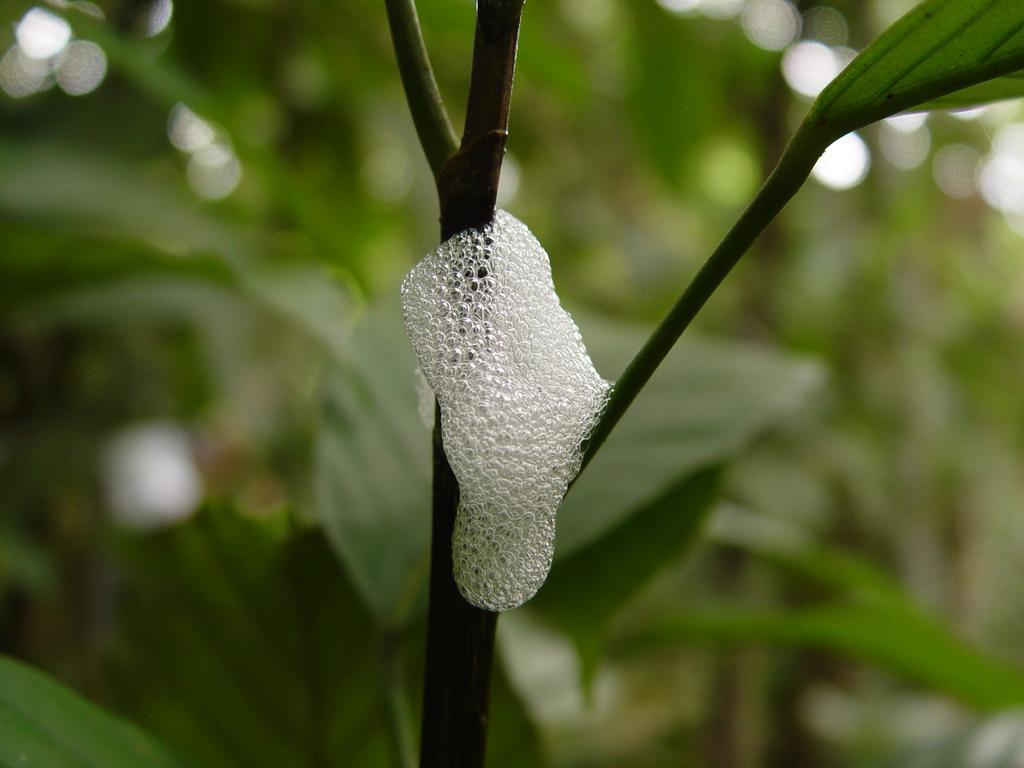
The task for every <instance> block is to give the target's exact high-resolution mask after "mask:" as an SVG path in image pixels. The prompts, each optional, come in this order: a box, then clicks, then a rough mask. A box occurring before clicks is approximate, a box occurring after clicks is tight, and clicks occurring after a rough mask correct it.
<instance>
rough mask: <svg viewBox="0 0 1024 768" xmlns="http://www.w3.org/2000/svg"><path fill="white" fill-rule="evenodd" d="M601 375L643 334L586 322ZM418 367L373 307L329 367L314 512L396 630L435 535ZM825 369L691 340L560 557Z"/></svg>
mask: <svg viewBox="0 0 1024 768" xmlns="http://www.w3.org/2000/svg"><path fill="white" fill-rule="evenodd" d="M580 325H581V327H582V329H583V336H584V338H585V339H586V341H587V345H588V348H589V349H590V350H591V353H592V355H593V357H594V359H595V361H596V363H597V366H598V370H600V371H601V372H602V373H603V374H604V375H605V376H609V375H614V373H615V372H616V371H618V370H620V369H621V367H622V365H623V364H624V362H625V361H626V360H627V359H628V357H629V355H630V354H631V353H632V352H633V351H634V350H635V349H636V348H637V347H638V346H639V345H640V343H641V341H642V339H643V337H644V333H643V331H642V330H639V329H637V328H634V327H631V326H628V325H623V324H620V323H613V322H610V321H606V320H596V319H593V318H581V322H580ZM415 368H416V361H415V357H414V356H413V354H412V351H411V348H410V346H409V342H408V339H407V338H406V337H405V331H404V328H403V326H402V322H401V315H400V312H399V310H398V307H397V302H395V301H394V300H390V301H385V302H382V303H381V304H380V305H378V306H376V307H374V308H373V309H371V310H370V311H368V312H367V313H366V314H365V316H364V317H363V318H362V320H361V322H360V323H359V325H358V327H357V328H356V330H355V331H354V333H353V336H352V338H351V354H348V355H346V356H345V358H344V360H343V361H342V362H340V363H339V364H337V365H334V366H331V367H330V368H329V369H328V370H327V371H326V373H325V377H324V381H323V384H322V395H321V397H322V400H323V408H324V413H323V419H322V427H321V430H320V433H319V435H318V438H317V450H316V465H315V477H316V491H317V492H316V508H317V516H318V517H319V519H320V520H321V522H322V523H323V524H324V526H325V527H326V529H327V531H328V533H329V534H330V538H331V542H332V543H333V545H334V546H335V549H336V550H337V551H338V553H339V555H340V557H341V559H342V561H343V562H344V563H345V565H346V567H347V568H348V569H349V572H350V573H351V575H352V579H353V581H354V582H355V584H356V585H357V587H358V589H359V591H360V594H361V595H362V596H363V598H364V599H365V601H366V602H367V604H368V605H369V606H370V607H371V608H372V610H373V611H374V613H375V614H376V615H377V616H378V617H379V618H380V620H382V621H384V622H385V623H388V624H392V625H394V624H398V623H401V622H402V621H404V620H405V619H407V618H408V617H409V616H410V615H411V614H412V611H413V610H414V609H418V608H419V607H420V606H421V605H422V600H420V599H419V598H420V597H421V596H422V595H423V594H424V587H425V580H426V576H427V567H428V556H429V553H428V542H429V535H430V432H429V431H428V430H427V428H426V427H425V426H424V425H423V424H422V423H421V420H420V417H419V415H418V411H417V398H416V391H415V381H416V379H415V375H414V372H415ZM820 380H821V371H820V369H819V368H818V367H817V366H815V365H813V364H811V363H809V362H806V361H800V360H794V359H791V358H787V357H783V356H780V355H778V354H777V353H772V352H768V351H764V350H760V349H757V348H755V347H752V346H748V345H742V344H737V343H725V342H713V341H709V340H702V339H694V338H691V339H687V340H686V341H685V342H684V343H683V344H682V345H681V346H680V348H679V350H677V351H676V352H675V353H674V354H673V355H672V356H671V358H670V359H669V360H668V361H667V363H666V365H665V366H663V368H662V369H661V370H660V371H659V372H658V374H657V375H656V376H655V377H654V379H653V380H652V381H651V384H650V386H649V387H648V389H647V390H646V391H645V392H644V394H643V395H642V396H641V397H640V398H639V400H638V401H637V403H636V405H635V406H634V408H633V409H632V410H631V411H630V413H629V414H627V416H626V417H625V418H624V419H623V422H622V424H621V425H620V426H619V428H618V430H617V431H616V432H615V434H614V435H613V436H612V437H611V438H610V439H609V440H608V443H607V444H606V446H605V448H604V450H603V451H602V453H601V454H600V455H599V456H598V457H597V458H596V459H595V460H594V462H593V465H592V466H591V467H590V468H589V469H588V470H587V473H586V474H584V475H582V476H581V478H580V482H579V483H577V485H576V486H574V488H573V489H572V491H571V492H570V493H569V495H568V496H567V497H566V499H565V502H564V503H563V505H562V509H561V510H560V511H559V517H558V541H557V546H556V555H555V556H556V561H557V560H558V559H561V558H563V557H565V556H567V555H569V554H570V553H572V552H573V551H576V550H578V549H580V548H581V547H584V546H586V545H587V544H590V543H592V542H594V541H596V540H597V539H599V538H601V537H602V536H603V535H605V534H606V533H607V532H608V531H610V530H612V529H614V528H615V527H616V526H618V525H620V524H621V523H623V522H624V521H625V520H627V519H628V518H629V516H630V515H632V514H633V513H635V512H637V511H638V510H641V509H644V508H645V507H646V506H647V505H649V504H652V503H654V502H655V501H656V500H659V499H662V498H664V497H665V496H666V494H669V492H670V491H671V490H672V489H673V488H674V487H675V486H676V484H677V483H678V482H679V481H680V480H681V479H682V478H686V477H688V476H689V475H691V474H692V473H693V472H694V471H696V470H698V469H700V468H702V467H706V466H708V465H710V464H712V463H715V462H719V461H722V460H723V459H726V458H728V457H729V456H732V455H734V454H735V453H736V452H737V451H739V450H740V449H742V448H743V447H744V446H745V445H747V444H748V443H749V442H750V440H752V439H753V438H754V437H756V436H757V435H759V434H761V433H762V432H763V431H764V430H765V429H766V428H768V427H769V426H770V425H771V424H773V423H775V422H777V421H778V420H780V419H781V418H783V417H784V416H785V415H786V414H787V413H789V412H791V411H792V410H793V408H794V407H795V406H797V405H798V404H799V403H801V402H803V401H804V399H805V398H806V397H807V395H808V394H809V393H810V392H811V391H812V390H813V389H814V388H815V386H816V385H817V384H818V383H819V382H820Z"/></svg>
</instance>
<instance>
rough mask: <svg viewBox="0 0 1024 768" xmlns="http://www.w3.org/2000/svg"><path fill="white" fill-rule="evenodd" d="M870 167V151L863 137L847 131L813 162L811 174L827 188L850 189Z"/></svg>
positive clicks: (865, 174)
mask: <svg viewBox="0 0 1024 768" xmlns="http://www.w3.org/2000/svg"><path fill="white" fill-rule="evenodd" d="M870 168H871V151H870V150H869V149H868V145H867V144H865V143H864V139H862V138H861V137H860V136H858V135H857V134H856V133H848V134H846V135H845V136H843V138H841V139H839V140H838V141H836V142H834V143H833V144H832V145H831V146H830V147H829V148H828V149H826V150H825V153H824V154H823V155H822V156H821V157H820V158H819V159H818V162H817V163H815V164H814V170H813V171H812V172H811V174H812V175H813V176H814V178H815V179H816V180H817V181H819V182H820V183H822V184H824V185H825V186H826V187H828V188H829V189H836V190H843V189H852V188H853V187H856V186H857V185H858V184H860V183H861V182H862V181H864V179H865V178H866V177H867V175H868V170H869V169H870Z"/></svg>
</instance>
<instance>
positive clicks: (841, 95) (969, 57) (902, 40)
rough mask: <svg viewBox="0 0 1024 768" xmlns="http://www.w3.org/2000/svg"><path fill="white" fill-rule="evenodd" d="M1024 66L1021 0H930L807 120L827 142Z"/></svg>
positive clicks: (857, 64)
mask: <svg viewBox="0 0 1024 768" xmlns="http://www.w3.org/2000/svg"><path fill="white" fill-rule="evenodd" d="M1021 69H1024V3H1021V2H1020V0H925V2H923V3H921V4H920V5H918V6H917V7H916V8H914V9H913V10H912V11H910V13H908V14H907V15H906V16H904V17H903V18H901V19H900V20H899V21H897V22H896V23H895V24H893V25H892V26H891V27H890V28H889V29H887V30H886V31H885V32H884V33H883V34H882V35H881V36H880V37H879V38H878V39H877V40H875V41H874V42H873V43H871V45H869V46H868V47H867V48H865V49H864V50H863V51H862V52H861V53H860V55H859V56H857V58H856V59H854V60H853V61H852V62H851V63H850V65H849V66H848V67H847V68H846V69H845V70H843V72H842V73H841V74H840V75H839V76H838V77H837V78H836V79H835V80H833V81H832V83H831V84H830V85H829V86H828V87H827V88H826V89H825V90H824V91H823V92H822V93H821V95H820V96H819V97H818V100H817V101H816V102H815V103H814V106H813V107H812V108H811V113H810V115H808V117H807V123H808V124H810V125H812V126H813V127H814V129H815V130H819V131H822V132H823V133H822V135H823V136H826V137H828V138H829V139H833V140H834V139H836V138H839V137H840V136H841V135H843V134H845V133H848V132H849V131H852V130H855V129H857V128H860V127H862V126H864V125H867V124H868V123H872V122H874V121H876V120H879V119H881V118H883V117H887V116H889V115H892V114H895V113H897V112H902V111H904V110H907V109H910V108H912V107H915V106H918V105H921V104H924V103H925V102H929V101H932V100H934V99H938V98H940V97H943V96H946V95H948V94H951V93H953V92H956V91H960V90H962V89H964V88H969V87H971V86H975V85H977V84H979V83H982V82H984V81H986V80H991V79H993V78H996V77H1000V76H1002V75H1007V74H1010V73H1015V72H1017V71H1018V70H1021Z"/></svg>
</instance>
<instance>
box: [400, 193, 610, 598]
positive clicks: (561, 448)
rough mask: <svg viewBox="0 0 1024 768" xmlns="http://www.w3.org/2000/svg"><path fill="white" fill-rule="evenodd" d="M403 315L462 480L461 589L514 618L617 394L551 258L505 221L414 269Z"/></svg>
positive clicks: (498, 218) (456, 553) (458, 524)
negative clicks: (593, 435)
mask: <svg viewBox="0 0 1024 768" xmlns="http://www.w3.org/2000/svg"><path fill="white" fill-rule="evenodd" d="M402 313H403V315H404V316H405V326H406V330H407V332H408V334H409V338H410V340H411V342H412V346H413V350H414V351H415V353H416V357H417V358H418V360H419V364H420V367H421V368H422V370H423V374H424V376H425V377H426V379H427V382H428V383H429V384H430V387H431V389H433V390H434V392H435V393H436V394H437V399H438V402H439V403H440V406H441V430H442V435H443V437H444V445H445V452H446V453H447V455H448V461H449V463H450V464H451V467H452V471H453V472H454V473H455V477H456V478H457V479H458V481H459V493H460V500H459V508H458V512H457V514H456V519H455V532H454V535H453V537H452V560H453V562H454V568H455V581H456V583H457V584H458V586H459V590H460V591H461V592H462V595H463V597H465V598H466V599H467V600H468V601H469V602H471V603H473V604H474V605H476V606H478V607H480V608H486V609H488V610H492V611H502V610H507V609H509V608H515V607H516V606H519V605H522V604H523V603H524V602H526V601H527V600H529V599H530V598H531V597H533V595H534V594H535V593H536V591H537V590H538V589H539V588H540V585H541V584H542V583H543V582H544V579H545V578H546V577H547V573H548V570H549V568H550V567H551V558H552V555H553V553H554V545H555V512H556V510H557V509H558V505H559V504H560V503H561V501H562V497H563V496H564V495H565V491H566V489H567V488H568V485H569V482H570V481H571V480H572V478H573V477H575V476H576V473H577V472H579V469H580V462H581V460H582V450H581V447H582V444H583V443H584V441H585V440H586V439H587V437H588V436H589V434H590V432H591V430H592V429H593V427H594V424H595V423H596V421H597V417H598V415H599V413H600V412H601V409H602V408H603V407H604V403H605V400H606V399H607V396H608V391H609V388H610V384H609V383H608V382H606V381H605V380H604V379H602V378H601V377H600V376H599V375H598V373H597V371H596V370H595V369H594V365H593V363H592V362H591V360H590V357H589V355H588V354H587V350H586V347H585V346H584V345H583V340H582V338H581V337H580V332H579V329H578V328H577V327H576V324H575V323H574V322H573V320H572V318H571V317H570V316H569V313H568V312H566V311H565V310H564V309H562V306H561V304H560V303H559V301H558V295H557V294H556V293H555V287H554V284H553V283H552V280H551V263H550V261H549V260H548V255H547V253H546V252H545V251H544V248H543V247H541V244H540V243H539V242H538V241H537V239H536V238H535V237H534V236H533V234H531V232H530V231H529V230H528V229H527V228H526V225H524V224H523V223H522V222H520V221H519V220H518V219H516V218H515V217H513V216H512V215H510V214H509V213H506V212H505V211H498V212H497V213H496V214H495V217H494V222H493V223H492V224H491V225H489V226H487V227H485V228H483V229H479V230H478V229H473V230H467V231H465V232H461V233H459V234H458V235H455V236H454V237H452V238H451V239H449V240H447V241H446V242H445V243H443V244H442V245H441V247H440V248H438V249H437V250H436V251H435V252H434V253H431V254H428V255H427V256H426V257H425V258H424V259H423V260H422V261H420V262H419V263H418V264H417V265H416V266H415V267H413V269H412V270H411V271H410V272H409V274H408V275H406V278H405V280H404V281H403V282H402Z"/></svg>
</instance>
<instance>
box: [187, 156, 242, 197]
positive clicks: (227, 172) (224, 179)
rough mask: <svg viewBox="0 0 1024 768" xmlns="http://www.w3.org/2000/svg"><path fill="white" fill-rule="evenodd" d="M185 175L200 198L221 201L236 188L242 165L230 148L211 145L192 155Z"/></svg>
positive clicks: (240, 176)
mask: <svg viewBox="0 0 1024 768" xmlns="http://www.w3.org/2000/svg"><path fill="white" fill-rule="evenodd" d="M186 175H187V176H188V182H189V184H191V185H192V189H194V190H195V191H196V194H198V195H199V196H200V197H205V198H206V199H207V200H222V199H223V198H225V197H227V196H228V195H230V194H231V193H232V192H234V191H235V187H237V186H238V182H239V181H240V180H241V178H242V164H241V163H240V162H239V161H238V158H237V157H236V156H235V153H234V152H232V151H231V148H230V147H227V146H225V145H224V144H211V145H209V146H208V147H204V148H202V149H200V150H198V151H196V152H193V153H192V157H190V158H189V161H188V168H187V169H186Z"/></svg>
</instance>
